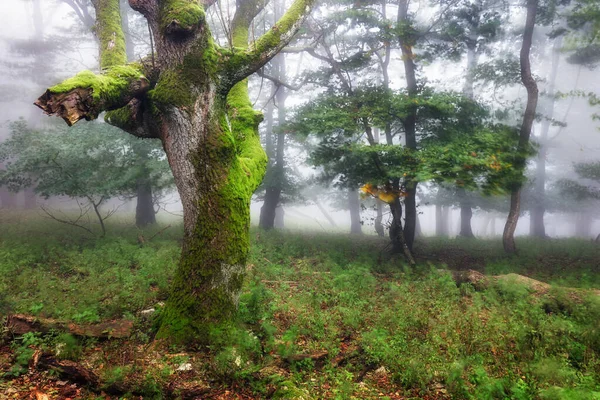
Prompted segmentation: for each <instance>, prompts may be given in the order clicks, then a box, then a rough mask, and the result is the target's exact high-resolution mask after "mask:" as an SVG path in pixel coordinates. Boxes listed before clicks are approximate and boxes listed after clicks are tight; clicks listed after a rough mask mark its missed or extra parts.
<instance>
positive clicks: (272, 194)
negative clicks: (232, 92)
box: [259, 0, 287, 229]
mask: <svg viewBox="0 0 600 400" xmlns="http://www.w3.org/2000/svg"><path fill="white" fill-rule="evenodd" d="M273 6H274V17H275V20H276V21H277V20H278V19H279V18H281V15H282V13H283V7H282V5H281V1H280V0H275V3H274V4H273ZM271 69H272V71H273V74H274V77H275V78H276V79H278V80H280V81H285V58H284V55H283V54H279V55H277V56H275V57H274V58H273V60H271ZM272 93H273V94H274V97H273V99H271V102H272V101H277V126H278V127H283V125H284V124H285V117H286V115H285V114H286V109H285V100H286V98H287V92H286V89H285V88H284V87H283V86H281V85H277V84H275V83H273V92H272ZM271 112H272V109H271ZM270 135H273V133H272V130H271V132H270ZM271 140H272V139H271ZM275 149H276V154H275V163H269V165H268V167H267V176H268V177H269V179H268V181H267V183H268V185H269V186H267V188H266V191H267V194H265V202H264V204H263V206H262V208H261V209H260V221H259V226H260V227H261V228H263V229H271V228H273V227H274V225H275V217H276V214H277V213H276V209H277V207H279V205H280V201H281V191H282V187H283V180H284V179H285V176H284V174H285V171H284V162H285V161H284V155H285V132H283V130H282V129H278V133H277V145H276V147H275ZM267 155H268V156H269V157H272V154H269V153H267Z"/></svg>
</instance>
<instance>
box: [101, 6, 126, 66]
mask: <svg viewBox="0 0 600 400" xmlns="http://www.w3.org/2000/svg"><path fill="white" fill-rule="evenodd" d="M95 4H97V5H96V35H97V36H98V39H99V41H100V68H102V69H105V68H109V67H114V66H116V65H124V64H126V63H127V53H126V51H125V35H124V34H123V29H122V28H121V10H120V7H119V0H98V1H97V2H96V3H95Z"/></svg>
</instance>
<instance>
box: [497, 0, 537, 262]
mask: <svg viewBox="0 0 600 400" xmlns="http://www.w3.org/2000/svg"><path fill="white" fill-rule="evenodd" d="M537 5H538V2H537V0H527V18H526V22H525V31H524V32H523V44H522V46H521V53H520V57H519V59H520V63H521V80H522V81H523V86H525V88H526V89H527V107H526V109H525V114H524V115H523V124H522V125H521V132H520V134H519V146H518V153H519V154H517V155H516V159H515V165H514V166H515V168H517V169H518V170H520V171H522V174H524V171H525V166H526V163H527V157H526V155H525V154H526V152H527V149H528V147H529V137H530V135H531V127H532V125H533V120H534V118H535V109H536V107H537V100H538V88H537V84H536V82H535V79H533V76H532V74H531V63H530V60H529V53H530V51H531V42H532V38H533V29H534V27H535V17H536V12H537ZM521 187H522V183H521V182H516V183H515V184H514V187H513V189H512V193H511V196H510V211H509V213H508V217H507V218H506V225H505V226H504V232H503V234H502V244H503V246H504V251H506V252H507V253H514V252H516V251H517V246H516V244H515V230H516V229H517V223H518V222H519V213H520V211H521Z"/></svg>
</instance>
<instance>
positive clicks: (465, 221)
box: [456, 42, 479, 238]
mask: <svg viewBox="0 0 600 400" xmlns="http://www.w3.org/2000/svg"><path fill="white" fill-rule="evenodd" d="M476 45H477V43H476V42H472V43H469V46H467V71H466V77H465V85H464V87H463V94H464V95H465V96H466V97H468V98H470V99H473V98H474V94H473V81H474V73H475V68H476V67H477V60H478V58H479V57H478V54H477V52H476V48H475V46H476ZM456 193H457V195H458V201H459V204H460V231H459V236H463V237H468V238H472V237H475V235H474V234H473V228H472V227H471V219H472V218H473V209H472V204H471V202H470V201H469V199H468V197H467V193H466V191H465V189H464V188H462V187H458V188H457V190H456Z"/></svg>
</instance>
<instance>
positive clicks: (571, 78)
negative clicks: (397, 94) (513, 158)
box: [0, 0, 600, 238]
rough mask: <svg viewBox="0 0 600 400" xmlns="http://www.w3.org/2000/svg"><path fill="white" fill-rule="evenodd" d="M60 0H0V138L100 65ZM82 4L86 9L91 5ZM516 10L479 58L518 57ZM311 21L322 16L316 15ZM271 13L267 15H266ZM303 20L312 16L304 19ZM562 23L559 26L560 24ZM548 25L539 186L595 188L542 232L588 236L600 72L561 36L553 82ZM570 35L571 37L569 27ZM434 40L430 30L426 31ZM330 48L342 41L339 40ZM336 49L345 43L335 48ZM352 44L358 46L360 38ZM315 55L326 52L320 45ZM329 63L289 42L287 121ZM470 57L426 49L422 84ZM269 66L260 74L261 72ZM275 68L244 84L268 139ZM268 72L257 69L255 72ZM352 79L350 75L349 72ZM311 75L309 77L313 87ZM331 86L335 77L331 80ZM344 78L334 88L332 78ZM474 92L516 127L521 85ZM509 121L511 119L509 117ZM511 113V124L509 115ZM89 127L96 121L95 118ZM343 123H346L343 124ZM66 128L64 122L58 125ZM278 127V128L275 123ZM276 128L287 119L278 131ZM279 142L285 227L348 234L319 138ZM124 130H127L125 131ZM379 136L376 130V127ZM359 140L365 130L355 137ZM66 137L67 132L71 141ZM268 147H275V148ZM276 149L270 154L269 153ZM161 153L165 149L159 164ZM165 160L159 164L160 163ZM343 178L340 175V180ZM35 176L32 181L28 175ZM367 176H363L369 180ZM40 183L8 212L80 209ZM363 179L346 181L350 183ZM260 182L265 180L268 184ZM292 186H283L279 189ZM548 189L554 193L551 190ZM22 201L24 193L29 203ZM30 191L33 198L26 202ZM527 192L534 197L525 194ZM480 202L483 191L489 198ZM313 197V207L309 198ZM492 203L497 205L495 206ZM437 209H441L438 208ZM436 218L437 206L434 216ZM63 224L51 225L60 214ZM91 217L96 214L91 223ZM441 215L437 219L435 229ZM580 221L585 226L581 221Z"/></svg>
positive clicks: (429, 218) (444, 85) (129, 205)
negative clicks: (47, 96)
mask: <svg viewBox="0 0 600 400" xmlns="http://www.w3.org/2000/svg"><path fill="white" fill-rule="evenodd" d="M66 3H67V2H66V1H60V0H54V1H41V0H33V1H19V2H8V1H4V2H2V3H1V4H0V60H1V63H0V68H2V74H1V75H0V102H1V104H2V106H1V107H0V121H2V123H1V124H0V139H2V140H7V139H8V138H9V136H10V134H11V133H12V132H14V128H12V125H11V123H12V122H14V121H18V120H20V119H23V120H24V121H26V123H27V126H28V127H30V128H32V129H37V130H41V131H44V130H48V129H54V128H55V127H57V126H59V125H60V124H61V122H60V121H58V119H56V118H54V117H47V116H44V115H43V113H42V111H41V110H39V109H38V108H36V107H35V106H33V104H32V103H33V102H34V101H35V99H37V97H39V96H40V95H41V94H42V93H43V92H44V91H45V89H46V88H47V87H49V86H52V85H54V84H56V83H59V82H61V81H62V80H64V79H66V78H68V77H70V76H72V75H74V74H75V73H77V72H79V71H81V70H84V69H91V70H93V71H98V69H99V68H98V50H97V42H96V40H95V39H94V36H93V34H92V32H91V31H90V30H89V27H87V28H86V26H85V25H84V23H83V22H82V20H81V18H78V16H77V14H76V12H75V11H74V10H73V9H72V8H71V7H69V5H68V4H66ZM228 7H233V6H232V5H227V4H222V5H221V8H222V9H221V10H218V9H212V10H210V11H209V14H208V15H209V18H208V20H209V22H210V23H212V24H213V31H214V32H216V33H217V34H219V32H222V26H223V25H224V22H227V20H228V18H229V16H230V15H231V14H230V13H229V14H228V12H226V11H224V10H223V9H225V8H228ZM388 8H389V10H388V12H389V14H390V15H394V13H395V6H388ZM333 9H334V7H332V9H331V10H329V11H328V10H326V9H324V8H321V9H319V10H318V11H316V15H317V16H318V17H319V18H323V16H327V15H328V12H331V13H333ZM89 11H90V12H91V13H92V14H93V12H92V9H91V7H90V8H89ZM439 11H440V10H438V9H437V8H435V7H431V6H430V5H428V4H425V2H423V4H421V5H419V7H417V6H416V5H415V9H414V10H411V12H414V13H415V14H416V15H417V21H419V22H420V23H421V24H423V25H427V23H428V21H430V20H431V19H435V17H436V16H437V15H439ZM512 11H513V13H512V15H511V17H510V18H509V19H508V25H507V26H506V29H505V32H504V35H505V36H504V37H503V38H501V39H499V40H498V41H497V42H495V43H492V44H490V45H489V46H490V48H489V50H487V51H485V52H482V53H481V54H480V56H479V62H480V63H481V64H485V63H486V62H491V61H493V60H494V59H497V58H498V57H502V56H503V55H512V56H513V57H517V58H518V52H519V48H520V39H519V35H520V34H521V32H522V28H523V22H524V11H523V9H522V8H519V7H514V10H512ZM271 13H272V9H271V8H268V9H267V11H266V12H263V13H262V14H261V15H260V16H259V17H258V19H257V20H258V21H259V22H257V23H255V29H256V35H258V34H259V33H260V31H261V30H262V29H266V28H268V27H269V26H270V24H271V22H269V21H270V20H271V19H272V16H271ZM128 15H129V19H128V20H129V30H130V31H129V32H128V34H129V35H128V36H129V37H130V39H131V42H130V43H131V44H132V45H133V46H134V52H133V53H132V54H133V57H134V59H136V60H137V59H140V58H142V57H145V56H146V55H147V54H148V52H149V45H150V41H149V36H148V31H147V27H146V26H145V24H144V21H143V19H142V18H141V17H140V16H139V15H136V13H135V12H133V11H132V10H129V14H128ZM315 18H317V17H315ZM265 21H266V22H265ZM309 23H314V21H313V20H309ZM561 23H562V22H560V21H558V22H557V23H556V24H558V25H560V24H561ZM554 28H555V27H553V26H538V27H537V28H536V31H535V35H534V37H535V43H534V50H533V53H532V57H531V58H532V68H533V74H534V76H535V79H536V81H537V83H538V86H539V91H540V94H541V96H540V100H539V102H538V111H537V112H538V114H537V118H536V121H535V123H534V126H533V129H532V140H533V141H537V142H540V141H541V139H540V137H541V136H540V135H541V132H542V131H543V125H544V122H545V121H548V119H550V118H551V119H553V121H554V122H553V124H551V126H550V128H549V131H548V133H547V138H548V139H547V142H545V143H546V145H545V148H546V155H545V175H546V183H545V189H546V192H547V193H548V192H550V191H552V190H554V189H553V188H554V187H555V186H556V182H558V181H560V180H561V179H569V180H573V181H575V182H577V183H579V184H580V185H582V186H585V187H587V188H588V189H589V191H590V195H589V196H587V197H586V199H577V198H573V199H567V198H566V196H567V195H568V191H567V192H566V193H563V194H558V196H559V197H565V198H564V199H563V200H564V201H563V203H564V204H567V206H566V207H563V206H564V204H561V205H560V207H563V208H560V207H559V206H556V207H554V208H553V207H551V206H547V210H546V212H545V215H544V224H545V229H546V234H547V235H548V236H551V237H570V236H583V237H589V238H595V237H596V236H597V235H598V234H599V233H600V221H599V218H600V212H599V210H600V208H599V207H598V205H599V203H598V201H599V200H598V185H599V182H598V181H593V180H590V179H585V178H581V177H578V176H577V174H576V173H575V171H574V169H573V165H574V163H598V162H599V161H600V158H599V157H600V156H599V154H600V134H599V132H598V124H599V122H598V121H597V120H594V114H595V113H597V112H598V107H597V106H590V104H589V101H588V99H589V97H588V95H589V94H594V93H600V80H598V79H597V74H598V71H597V69H595V66H594V65H592V64H588V65H578V64H573V63H569V62H567V58H568V57H569V55H570V54H572V48H573V47H574V46H573V43H574V39H572V37H574V36H572V37H571V39H569V37H567V39H565V41H564V43H565V44H564V46H562V48H560V49H558V51H559V53H560V55H559V64H558V67H557V73H556V76H557V77H556V79H555V82H551V80H552V78H551V74H552V66H553V61H552V55H553V43H554V40H556V39H550V38H549V37H548V36H547V35H548V34H549V33H550V32H551V31H552V30H553V29H554ZM361 29H362V28H361V27H359V26H358V27H357V26H355V27H352V26H351V24H350V25H348V26H346V24H345V23H342V24H340V28H339V29H338V30H339V32H338V34H339V36H340V41H342V40H348V39H347V38H343V39H342V36H344V35H345V36H346V37H350V38H351V37H352V36H353V35H354V36H360V35H361V34H362V33H361ZM572 35H575V34H572ZM306 36H308V35H306V34H305V35H304V37H303V38H301V39H300V40H299V41H298V42H297V43H295V44H293V45H291V46H290V47H296V48H299V47H302V46H309V45H310V46H313V47H315V48H317V49H319V47H318V45H315V44H314V41H312V42H311V40H310V39H306ZM432 40H433V39H432ZM219 42H220V43H221V44H222V45H226V43H227V40H226V38H225V36H223V35H220V36H219ZM336 46H338V44H337V43H336ZM352 46H353V45H352V44H350V43H347V42H344V43H343V44H339V47H338V48H337V50H334V51H333V54H332V55H331V56H332V57H334V58H336V59H338V60H342V59H343V57H344V54H345V55H348V54H350V53H352V51H354V50H356V49H354V48H353V47H352ZM340 47H341V48H342V49H341V50H340ZM355 47H356V48H358V47H360V46H358V45H357V46H355ZM378 51H379V50H378ZM317 52H318V54H322V55H323V54H325V52H324V51H323V50H322V49H320V50H317ZM415 53H416V55H417V60H419V58H418V57H420V56H422V55H423V54H424V53H425V49H424V48H423V47H419V46H416V47H415ZM324 65H325V63H324V62H323V61H320V60H319V59H318V58H315V57H313V56H311V55H310V54H308V53H302V52H300V51H295V50H294V51H290V52H288V53H287V54H286V55H285V68H284V69H281V70H280V71H279V72H280V75H279V77H280V79H281V80H283V81H286V82H287V85H288V86H289V87H292V86H299V88H298V87H294V89H298V90H290V89H289V88H288V86H281V87H280V90H281V91H285V94H286V96H287V98H285V109H286V111H287V115H286V116H285V118H286V122H290V121H292V120H293V118H294V115H295V114H294V113H295V110H297V108H298V107H300V106H301V105H304V104H307V102H308V103H310V102H311V101H313V100H314V99H316V98H317V96H318V95H319V94H320V93H324V92H326V91H327V90H328V89H327V88H325V86H323V85H321V86H319V85H317V84H314V82H317V81H318V79H317V77H316V73H317V72H318V71H320V69H322V68H323V67H324ZM466 67H467V59H466V55H465V54H461V55H460V56H459V57H458V58H455V59H453V60H449V59H442V58H441V57H435V55H434V57H432V58H430V59H428V60H427V61H426V62H425V61H423V62H422V63H421V64H420V66H419V71H418V77H419V79H423V81H424V82H425V81H426V82H427V85H429V86H430V87H431V88H434V89H435V90H446V91H447V90H453V91H458V92H460V91H461V90H462V89H463V86H464V77H465V74H466ZM265 71H266V72H265ZM272 71H273V67H269V68H266V69H265V70H264V71H263V73H261V74H255V75H254V76H253V77H252V78H251V82H250V88H251V97H252V100H253V101H254V106H255V108H256V109H259V110H262V111H263V112H265V113H267V112H272V113H274V114H275V117H274V122H272V123H271V125H272V126H270V127H269V126H268V125H269V124H268V123H267V121H265V122H263V123H262V124H261V127H260V130H261V133H262V134H263V142H264V143H265V146H267V147H268V146H269V145H268V144H266V141H267V140H271V141H276V137H277V132H278V128H277V124H279V123H280V122H283V121H279V120H278V119H279V118H278V117H277V113H278V111H279V107H280V106H281V107H282V108H283V107H284V106H283V104H282V103H278V102H280V100H277V99H278V98H277V94H276V93H274V92H273V88H272V86H273V84H272V82H271V81H270V80H269V79H267V78H265V77H264V75H269V74H271V75H272V74H273V72H272ZM365 71H368V74H367V72H364V73H362V75H361V73H358V74H357V76H356V77H352V78H351V79H352V82H353V84H354V85H356V86H358V85H360V84H361V82H362V83H365V82H370V83H372V82H376V83H378V82H381V81H382V79H383V78H382V77H381V73H380V72H379V70H378V69H377V68H376V67H370V68H368V69H366V70H365ZM307 74H313V75H312V77H311V78H304V77H305V76H307ZM259 75H263V77H261V76H259ZM348 76H349V75H348ZM311 82H312V83H313V84H311ZM333 86H335V84H334V85H332V87H333ZM338 86H339V85H338ZM404 86H405V76H404V70H403V68H402V54H401V53H400V51H399V50H398V49H392V50H391V61H390V67H389V88H391V89H395V90H399V89H402V88H404ZM550 86H553V92H554V96H555V101H554V105H553V111H552V115H548V105H547V104H548V102H549V96H548V95H547V93H548V91H549V90H550ZM474 96H475V99H476V100H477V101H480V102H482V103H484V104H485V105H486V107H488V109H489V110H490V111H491V114H492V115H493V114H494V112H495V111H498V110H501V109H504V108H505V107H506V106H507V105H509V104H510V105H513V106H514V107H513V108H512V109H511V112H512V113H513V115H512V117H509V119H508V120H504V121H498V122H503V123H508V124H512V126H515V127H518V126H520V121H521V119H522V112H523V110H524V107H525V102H526V91H525V89H524V87H523V86H522V85H520V84H519V83H516V84H510V85H504V86H502V85H498V86H495V85H494V84H489V83H485V82H484V81H482V80H479V81H478V80H476V81H475V82H474ZM274 101H275V102H276V103H277V104H276V106H275V107H274V108H273V107H271V108H270V111H269V107H270V106H269V103H270V102H271V103H272V102H274ZM510 118H512V120H510ZM507 121H508V122H507ZM88 124H104V122H103V118H102V116H101V118H100V119H99V121H98V122H90V123H88ZM90 126H92V125H90ZM339 128H340V129H343V127H339ZM61 129H63V128H62V125H61ZM269 129H271V130H272V132H275V133H274V134H273V133H269V134H270V135H272V137H271V139H266V136H265V135H266V134H267V130H269ZM273 129H274V130H273ZM282 129H283V128H282ZM288 133H289V134H288V135H287V138H286V141H287V142H286V148H285V156H284V159H285V164H286V168H287V169H286V171H293V175H294V178H293V181H294V182H295V184H296V185H297V187H296V188H287V189H283V197H282V199H281V201H280V203H281V204H280V205H279V207H278V210H279V211H278V214H283V223H282V222H281V221H280V222H279V223H278V224H279V227H280V228H281V224H283V227H284V228H285V229H293V230H322V231H333V232H339V233H346V232H349V231H350V225H351V218H350V213H349V210H348V200H347V197H346V196H347V191H348V188H347V187H343V185H340V184H336V182H339V181H340V179H339V177H338V178H334V179H333V180H329V184H325V183H324V182H323V181H324V180H323V179H322V175H323V173H322V172H323V170H322V168H321V167H315V166H314V165H311V164H310V162H309V161H310V159H311V151H314V148H315V145H314V143H315V142H314V141H313V142H311V141H310V138H308V139H307V138H306V137H302V138H300V137H295V136H294V133H293V132H288ZM123 135H127V134H126V133H123ZM382 136H383V133H382ZM359 140H361V141H363V142H365V143H366V139H365V138H364V137H363V138H361V139H359ZM393 141H394V144H397V145H398V146H401V145H403V144H404V143H403V141H404V138H403V134H402V133H401V132H400V133H398V134H397V135H396V136H394V139H393ZM67 142H68V140H67ZM271 150H272V149H271ZM274 154H275V153H272V155H274ZM536 157H537V156H532V157H530V159H529V161H528V164H527V165H528V168H527V171H526V174H527V176H528V180H527V182H526V183H525V185H524V186H525V189H532V188H533V187H534V186H535V179H536V166H537V163H536ZM11 160H14V159H13V158H8V159H7V160H5V161H4V165H3V167H4V166H6V165H7V163H8V164H10V163H11V162H12V161H11ZM164 160H165V157H164V156H163V161H164ZM165 162H166V161H165ZM341 180H342V181H344V179H343V178H342V179H341ZM33 181H34V182H35V178H34V179H33ZM365 183H368V182H362V184H365ZM35 187H36V185H35V184H33V185H31V186H30V187H28V188H26V189H23V188H20V190H19V191H18V192H16V193H13V192H10V191H9V189H11V188H9V187H6V186H5V187H3V188H1V189H0V191H1V193H2V196H1V198H0V207H2V209H3V210H6V209H14V210H25V209H31V210H32V211H34V212H38V213H40V215H45V214H44V213H43V212H42V211H40V207H41V206H42V207H46V209H47V210H49V209H52V210H53V212H59V213H65V215H67V214H69V213H71V212H74V210H75V211H76V210H78V209H79V208H80V204H79V202H78V200H77V198H76V196H75V197H69V196H68V195H65V194H63V195H53V196H47V197H48V198H46V196H43V195H41V194H39V193H38V194H35V193H34V192H35V190H36V189H35ZM437 187H438V186H437V185H436V184H433V183H423V184H420V186H419V192H418V194H417V199H418V200H417V202H418V208H417V209H418V223H419V226H420V232H421V234H422V235H425V236H431V235H435V234H436V232H437V233H438V234H439V233H440V232H439V224H440V222H439V221H437V222H436V205H435V204H434V203H435V193H437V192H436V191H437V190H438V189H437ZM358 188H359V187H354V188H352V189H353V190H357V189H358ZM263 189H264V188H263ZM286 190H287V192H286ZM160 193H161V196H158V193H155V195H156V199H155V200H156V201H155V208H156V209H158V210H159V211H158V217H159V219H160V218H164V219H172V218H175V219H176V218H180V217H179V215H181V213H182V207H181V204H180V203H179V202H178V200H177V192H176V190H175V188H174V186H173V185H171V186H170V187H165V188H163V189H161V191H160ZM553 195H555V194H553ZM264 196H265V195H264V190H260V189H259V191H258V192H257V194H256V195H255V198H254V201H253V202H252V204H251V216H252V224H254V225H258V223H259V220H260V213H261V207H262V205H263V199H264ZM474 196H475V197H478V198H479V197H480V198H482V199H487V198H488V197H485V196H483V195H479V194H474ZM28 199H29V200H28ZM31 199H33V200H31ZM530 200H531V199H530ZM360 201H361V204H362V207H361V221H362V232H363V233H364V234H369V235H374V234H375V228H374V224H373V220H374V219H375V217H376V211H375V200H374V199H373V198H368V197H364V196H363V198H362V199H361V200H360ZM486 201H487V200H486ZM316 202H318V203H319V205H320V206H321V207H319V206H317V205H316ZM494 202H495V203H497V204H495V205H494V206H492V207H491V208H488V209H485V207H484V206H482V205H478V204H477V203H476V202H475V203H473V218H472V222H471V225H472V228H473V233H474V234H475V236H478V237H492V236H497V235H501V234H502V230H503V227H504V222H505V220H506V215H507V212H508V197H507V195H506V194H505V195H495V198H494ZM534 203H535V200H531V201H530V203H529V204H525V205H524V206H523V207H522V212H521V216H520V219H519V224H518V227H517V231H516V234H517V235H528V234H529V233H530V221H529V220H530V211H529V207H531V206H532V205H533V204H534ZM135 204H136V199H135V196H134V195H132V194H128V195H123V196H115V197H114V198H112V199H111V200H110V201H108V200H106V201H105V202H104V203H103V205H102V207H103V209H104V210H105V211H104V212H107V211H106V210H113V209H114V210H118V211H117V213H118V214H121V215H122V217H123V218H129V219H130V220H131V223H132V224H133V223H134V222H133V221H134V213H135V208H136V205H135ZM437 207H443V218H444V224H443V225H444V226H445V229H444V232H443V234H444V235H447V236H450V237H454V236H457V235H458V234H459V231H460V218H461V213H460V207H459V206H458V203H457V202H456V201H454V202H448V203H447V204H442V205H441V206H440V205H438V206H437ZM492 208H493V209H492ZM438 212H439V210H438ZM438 217H439V215H438ZM390 219H391V217H390V214H389V212H388V211H387V209H384V213H383V224H384V225H386V224H389V222H390ZM57 223H58V222H57ZM90 223H93V219H92V220H90ZM436 223H437V227H436ZM582 224H583V225H585V226H584V227H581V226H579V225H582Z"/></svg>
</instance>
